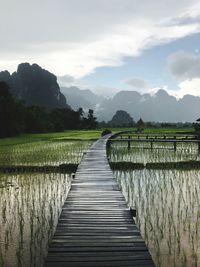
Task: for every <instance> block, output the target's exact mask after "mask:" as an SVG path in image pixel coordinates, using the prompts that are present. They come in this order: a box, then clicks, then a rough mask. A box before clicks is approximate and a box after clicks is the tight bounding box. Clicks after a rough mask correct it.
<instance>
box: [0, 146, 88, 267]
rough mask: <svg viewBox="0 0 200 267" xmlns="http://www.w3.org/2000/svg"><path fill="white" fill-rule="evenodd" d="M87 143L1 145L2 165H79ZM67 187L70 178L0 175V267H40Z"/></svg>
mask: <svg viewBox="0 0 200 267" xmlns="http://www.w3.org/2000/svg"><path fill="white" fill-rule="evenodd" d="M91 143H92V142H87V141H84V142H80V141H60V142H58V141H56V142H51V141H47V142H46V141H41V142H31V143H29V142H28V143H27V144H24V143H23V144H16V145H8V146H2V147H1V148H0V166H8V167H9V166H20V165H24V166H43V165H50V166H57V165H60V164H63V163H64V164H68V163H72V164H77V163H79V162H80V161H81V158H82V156H83V154H84V153H85V151H87V149H88V147H89V146H90V145H91ZM8 169H9V168H8ZM70 186H71V174H70V173H57V172H56V173H50V172H49V171H48V172H42V173H40V172H34V173H32V172H10V173H9V172H7V171H4V173H1V172H0V267H27V266H30V267H32V266H34V267H42V266H43V264H44V260H45V257H46V254H47V250H48V244H49V242H50V240H51V237H52V235H53V233H54V230H55V227H56V225H57V222H58V218H59V215H60V212H61V210H62V206H63V204H64V201H65V199H66V197H67V194H68V192H69V189H70Z"/></svg>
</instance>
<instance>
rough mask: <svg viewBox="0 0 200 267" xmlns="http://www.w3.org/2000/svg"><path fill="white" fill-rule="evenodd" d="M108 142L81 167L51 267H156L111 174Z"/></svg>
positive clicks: (50, 257)
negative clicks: (107, 153)
mask: <svg viewBox="0 0 200 267" xmlns="http://www.w3.org/2000/svg"><path fill="white" fill-rule="evenodd" d="M107 138H108V137H104V138H101V139H100V140H98V141H97V142H96V143H95V144H94V145H93V146H92V147H91V148H90V149H89V151H88V152H87V154H86V155H85V156H84V159H83V160H82V162H81V163H80V165H79V167H78V170H77V172H76V175H75V178H74V180H73V182H72V186H71V190H70V193H69V195H68V197H67V199H66V201H65V203H64V206H63V209H62V213H61V215H60V218H59V221H58V225H57V228H56V231H55V234H54V237H53V239H52V241H51V244H50V246H49V250H48V256H47V259H46V262H45V266H46V267H51V266H53V267H54V266H56V267H61V266H68V267H70V266H71V267H79V266H80V267H84V266H85V267H86V266H87V267H90V266H92V267H106V266H110V267H111V266H112V267H115V266H116V267H117V266H118V267H119V266H120V267H125V266H132V267H134V266H148V267H151V266H152V267H153V266H154V264H153V261H152V259H151V256H150V254H149V252H148V249H147V247H146V245H145V242H144V240H143V239H142V237H141V235H140V232H139V229H138V228H137V226H136V225H135V222H134V220H133V218H132V216H131V212H130V209H129V208H128V207H127V203H126V201H125V198H124V196H123V195H122V193H121V191H120V189H119V187H118V185H117V182H116V179H115V178H114V176H113V173H112V171H111V170H110V167H109V164H108V161H107V155H106V142H107Z"/></svg>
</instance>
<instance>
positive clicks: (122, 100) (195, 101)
mask: <svg viewBox="0 0 200 267" xmlns="http://www.w3.org/2000/svg"><path fill="white" fill-rule="evenodd" d="M119 109H120V110H124V111H126V112H128V113H129V114H130V115H131V117H133V118H134V119H136V120H138V119H139V118H140V117H142V118H143V120H144V121H163V122H178V121H183V122H184V121H189V122H193V121H195V120H196V119H197V118H198V117H199V116H200V97H197V96H192V95H185V96H184V97H183V98H181V99H179V100H177V99H176V98H175V97H174V96H171V95H169V94H168V93H167V92H166V91H165V90H162V89H160V90H158V91H157V93H156V94H154V95H150V94H140V93H138V92H136V91H120V92H119V93H117V94H116V95H115V96H114V97H113V98H111V99H108V100H105V101H104V102H103V103H102V104H101V105H100V108H99V111H98V113H97V116H98V119H99V120H105V121H108V120H110V119H111V118H112V116H113V114H115V112H116V111H117V110H119Z"/></svg>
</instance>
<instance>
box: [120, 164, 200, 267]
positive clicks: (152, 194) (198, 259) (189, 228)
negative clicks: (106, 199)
mask: <svg viewBox="0 0 200 267" xmlns="http://www.w3.org/2000/svg"><path fill="white" fill-rule="evenodd" d="M115 176H116V177H117V180H118V182H119V184H120V186H121V188H122V191H123V193H124V195H125V197H126V200H127V202H128V203H129V205H130V206H132V207H136V209H137V224H138V226H139V228H140V229H141V233H142V235H143V237H144V239H145V241H146V243H147V244H148V247H149V249H150V252H151V254H152V256H153V259H154V261H155V263H156V266H161V267H167V266H170V267H171V266H174V267H184V266H187V267H198V266H200V194H199V188H200V173H199V171H197V170H192V171H180V170H145V169H144V170H136V171H129V172H127V171H126V172H122V171H116V172H115Z"/></svg>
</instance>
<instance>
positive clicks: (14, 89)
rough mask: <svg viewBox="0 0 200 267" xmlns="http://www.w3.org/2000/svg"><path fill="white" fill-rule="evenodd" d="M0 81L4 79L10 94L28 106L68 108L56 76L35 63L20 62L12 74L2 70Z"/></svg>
mask: <svg viewBox="0 0 200 267" xmlns="http://www.w3.org/2000/svg"><path fill="white" fill-rule="evenodd" d="M0 81H5V82H6V83H7V84H8V85H9V87H10V92H11V94H12V95H13V96H14V97H16V98H17V99H20V100H22V101H24V102H25V104H26V105H28V106H32V105H36V106H40V107H45V108H46V109H49V110H50V109H54V108H70V107H69V105H67V103H66V98H65V96H64V95H63V94H62V93H61V92H60V87H59V85H58V83H57V77H56V76H55V75H54V74H52V73H50V72H49V71H47V70H45V69H42V68H41V67H40V66H38V65H37V64H33V65H30V64H29V63H22V64H20V65H19V66H18V68H17V71H16V72H14V73H12V74H10V73H9V72H8V71H2V72H0Z"/></svg>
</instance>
